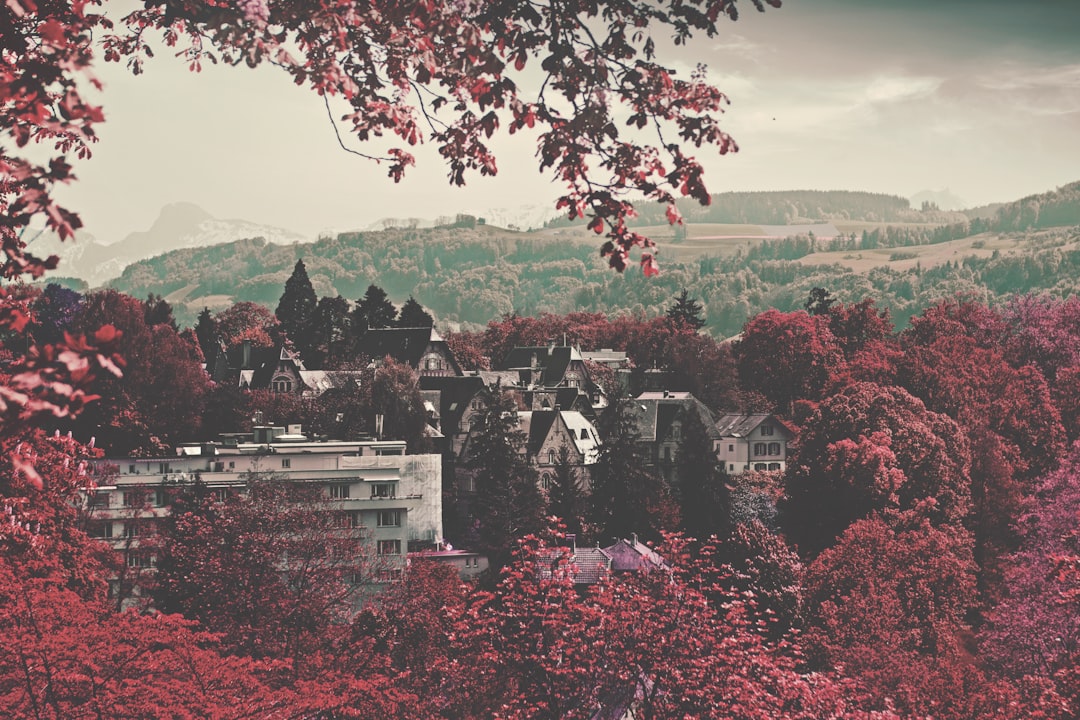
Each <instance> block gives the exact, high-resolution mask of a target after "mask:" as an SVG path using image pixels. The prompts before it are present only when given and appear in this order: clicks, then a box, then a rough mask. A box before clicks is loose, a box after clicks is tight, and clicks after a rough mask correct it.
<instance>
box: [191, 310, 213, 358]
mask: <svg viewBox="0 0 1080 720" xmlns="http://www.w3.org/2000/svg"><path fill="white" fill-rule="evenodd" d="M195 337H197V338H198V339H199V347H200V348H201V349H202V353H203V357H204V358H206V362H207V363H210V362H212V358H213V357H214V356H215V355H216V354H217V351H218V332H217V323H216V322H214V318H213V316H212V315H211V314H210V308H208V307H204V308H203V309H202V312H201V313H199V319H198V321H197V322H196V323H195Z"/></svg>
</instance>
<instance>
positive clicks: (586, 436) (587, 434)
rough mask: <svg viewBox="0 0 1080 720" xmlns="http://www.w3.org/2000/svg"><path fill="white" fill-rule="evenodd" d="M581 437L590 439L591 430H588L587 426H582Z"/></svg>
mask: <svg viewBox="0 0 1080 720" xmlns="http://www.w3.org/2000/svg"><path fill="white" fill-rule="evenodd" d="M581 439H582V440H588V439H589V431H588V430H586V429H585V428H581Z"/></svg>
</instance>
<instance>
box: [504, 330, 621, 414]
mask: <svg viewBox="0 0 1080 720" xmlns="http://www.w3.org/2000/svg"><path fill="white" fill-rule="evenodd" d="M500 369H502V370H511V371H514V372H516V373H517V375H518V378H517V382H516V383H515V385H516V387H518V388H521V389H522V390H527V391H532V392H537V391H543V390H548V391H550V390H555V389H557V388H576V389H577V391H578V392H579V393H580V394H582V395H584V396H585V397H586V398H587V399H588V402H589V404H590V405H591V406H592V408H593V409H595V410H600V409H602V408H605V407H607V404H608V403H607V397H606V395H605V394H604V391H603V389H602V388H601V387H600V386H599V385H597V384H596V383H595V382H594V381H593V379H592V378H591V377H590V375H589V369H588V367H587V366H586V365H585V358H584V357H582V355H581V352H580V351H579V350H578V349H577V348H576V347H573V346H570V345H555V344H554V343H551V344H550V345H547V346H543V347H516V348H514V349H513V350H511V351H510V352H509V353H508V354H507V356H506V358H505V359H504V360H503V362H502V364H501V365H500ZM552 404H554V403H552ZM559 404H560V406H562V405H563V403H561V402H560V403H559Z"/></svg>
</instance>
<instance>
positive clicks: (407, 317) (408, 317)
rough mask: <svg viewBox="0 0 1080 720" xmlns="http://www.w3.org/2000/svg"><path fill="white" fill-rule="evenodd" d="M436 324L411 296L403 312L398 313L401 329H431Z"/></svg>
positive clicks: (403, 306)
mask: <svg viewBox="0 0 1080 720" xmlns="http://www.w3.org/2000/svg"><path fill="white" fill-rule="evenodd" d="M434 324H435V320H434V319H433V318H432V317H431V315H430V314H429V313H428V312H427V311H426V310H424V307H423V306H422V305H421V304H420V303H418V302H416V299H415V298H413V296H412V295H410V296H409V299H408V300H406V301H405V304H404V305H402V306H401V312H400V313H398V318H397V326H398V327H401V328H418V327H431V326H432V325H434Z"/></svg>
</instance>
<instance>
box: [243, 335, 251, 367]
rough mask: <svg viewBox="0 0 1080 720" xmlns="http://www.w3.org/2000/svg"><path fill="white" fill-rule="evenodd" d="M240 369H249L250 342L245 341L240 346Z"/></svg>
mask: <svg viewBox="0 0 1080 720" xmlns="http://www.w3.org/2000/svg"><path fill="white" fill-rule="evenodd" d="M240 352H241V355H240V369H241V370H248V369H250V368H251V341H250V340H245V341H244V342H243V343H242V344H241V345H240Z"/></svg>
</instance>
